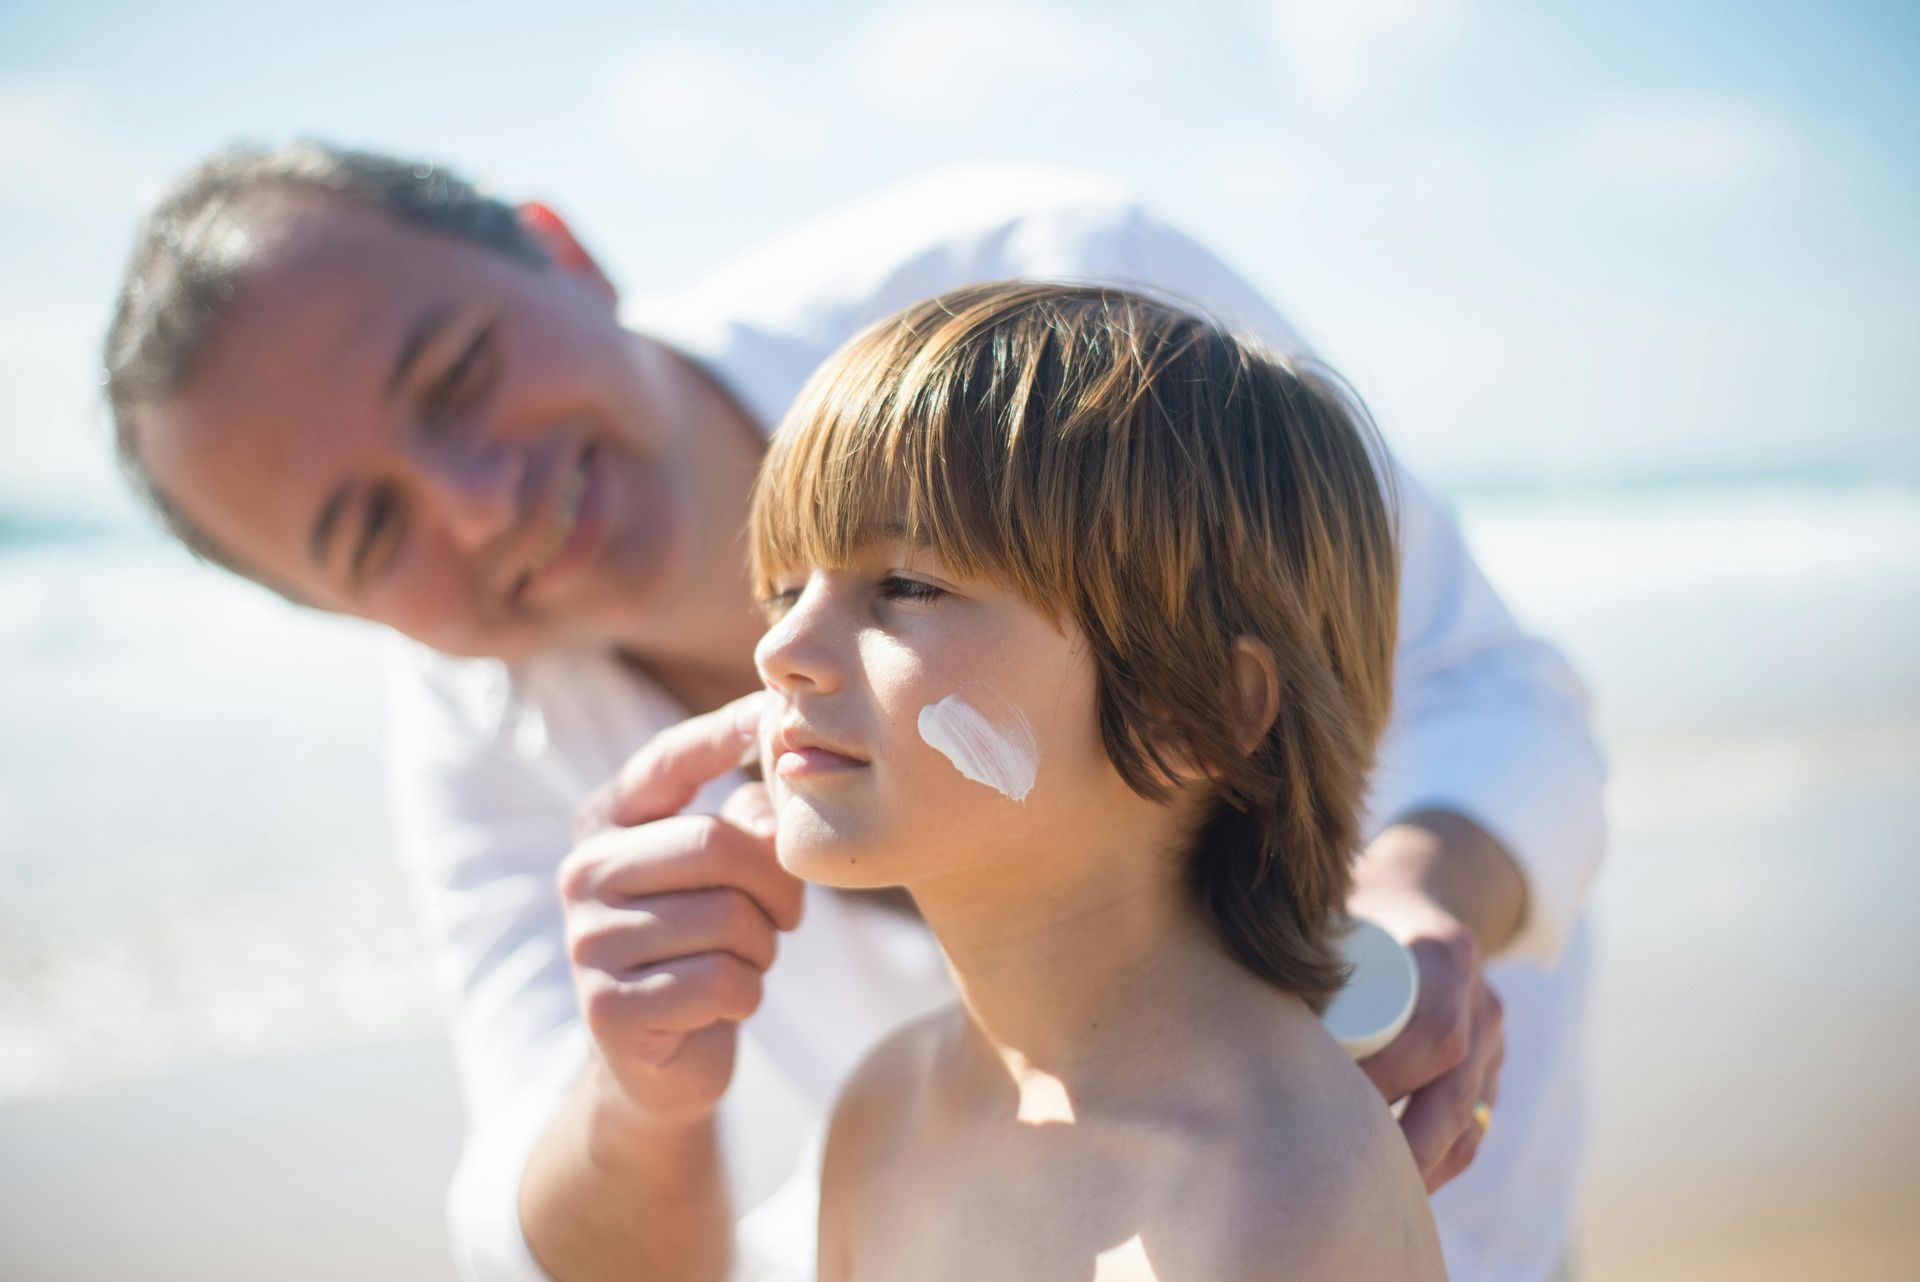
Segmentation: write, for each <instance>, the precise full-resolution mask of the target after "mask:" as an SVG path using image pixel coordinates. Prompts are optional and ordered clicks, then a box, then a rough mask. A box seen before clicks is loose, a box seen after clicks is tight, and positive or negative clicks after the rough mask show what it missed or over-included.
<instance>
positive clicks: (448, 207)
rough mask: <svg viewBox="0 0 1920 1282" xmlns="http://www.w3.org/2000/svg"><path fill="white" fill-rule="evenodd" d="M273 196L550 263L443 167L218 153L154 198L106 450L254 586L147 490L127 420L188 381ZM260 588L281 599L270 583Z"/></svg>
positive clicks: (170, 517) (317, 148) (319, 152)
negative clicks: (353, 207)
mask: <svg viewBox="0 0 1920 1282" xmlns="http://www.w3.org/2000/svg"><path fill="white" fill-rule="evenodd" d="M273 196H293V197H300V196H325V197H332V198H335V199H340V200H349V201H353V202H355V203H357V204H361V205H365V206H367V207H369V208H372V209H377V210H380V211H381V212H383V213H386V214H388V215H390V216H391V217H393V218H396V219H399V220H400V221H401V222H404V223H409V224H412V225H414V226H418V227H424V228H427V229H429V230H433V231H439V232H444V233H446V234H447V235H450V236H459V237H463V238H464V239H467V240H470V241H474V242H477V243H478V244H481V245H485V246H487V247H489V248H491V249H496V250H498V251H500V252H501V253H503V254H507V255H509V256H511V257H513V258H518V259H520V260H522V261H524V262H528V263H532V264H536V265H545V264H546V263H547V262H548V261H549V260H548V257H547V253H546V250H545V249H544V248H543V247H542V246H541V244H540V243H539V241H538V240H537V239H535V238H534V237H533V236H532V235H531V234H530V233H529V232H528V231H527V229H526V228H525V226H524V225H523V224H522V223H521V221H520V218H519V214H518V212H517V211H516V209H515V208H514V206H513V205H511V204H508V203H507V202H505V201H502V200H499V199H496V198H495V197H492V196H489V195H486V194H484V193H483V192H481V191H480V190H479V189H478V188H477V187H475V186H474V185H473V184H472V183H470V182H468V181H467V180H466V179H464V178H462V177H460V176H459V175H458V174H456V173H453V172H452V171H450V170H448V169H447V168H445V167H444V166H441V165H438V164H435V163H432V162H429V161H422V160H406V159H402V158H400V157H396V156H384V155H379V154H377V153H374V152H367V151H352V150H348V149H346V148H341V147H334V146H330V145H328V144H326V143H322V142H296V143H291V144H288V145H286V146H282V147H276V148H272V149H267V148H261V147H252V146H235V147H230V148H227V149H225V150H222V151H219V152H216V153H214V154H213V155H211V156H209V157H208V158H207V159H205V160H203V161H202V162H201V163H200V164H199V165H197V166H195V167H194V169H193V170H192V171H190V172H189V173H188V174H186V175H185V176H184V177H183V178H182V179H181V180H180V181H179V182H178V183H176V184H175V185H174V186H173V188H172V189H171V190H169V191H168V192H167V194H166V195H165V196H163V197H162V198H161V199H160V201H159V202H158V203H157V204H156V205H155V206H154V207H153V209H152V210H151V211H150V212H149V213H148V214H147V216H146V218H145V219H144V220H143V221H142V222H141V224H140V229H139V231H138V233H137V234H136V235H135V237H134V247H133V257H132V259H131V260H130V261H129V262H128V264H127V270H126V274H125V275H124V276H123V277H122V279H121V284H120V293H119V297H118V300H117V301H116V302H115V304H114V309H113V322H112V324H111V325H110V326H109V327H108V329H107V340H106V353H105V355H106V368H105V380H104V381H105V386H106V393H107V404H108V407H109V408H110V410H111V411H112V414H113V425H114V445H115V449H116V452H117V453H118V455H119V459H120V467H121V470H122V471H123V472H124V473H125V474H126V477H127V479H128V481H129V482H130V483H131V484H132V486H133V488H134V489H135V491H137V492H138V493H139V494H140V495H141V496H142V497H143V498H144V499H146V501H147V502H148V504H149V505H151V506H152V507H153V509H154V511H155V512H157V513H158V514H159V516H160V519H161V520H162V521H163V522H165V524H166V526H167V528H168V529H169V530H171V531H172V532H173V533H174V534H175V535H176V536H177V537H178V538H179V539H180V541H181V542H183V543H185V544H186V545H187V547H188V549H189V550H191V551H192V552H193V554H194V555H195V556H197V557H199V558H200V559H202V560H204V561H209V562H212V563H213V564H216V565H220V566H224V567H225V568H227V569H229V570H233V571H234V572H236V573H238V574H242V575H245V576H246V577H248V578H253V579H256V580H260V578H261V576H260V575H259V574H258V573H257V572H256V571H254V570H252V569H250V568H249V567H248V566H247V565H246V564H245V562H244V561H243V560H242V559H241V558H239V557H237V556H236V555H234V554H233V552H232V551H231V550H229V549H227V548H224V547H222V546H220V545H219V544H218V543H216V542H215V541H214V540H213V539H212V538H210V537H209V536H208V535H207V533H206V532H205V531H204V530H202V529H201V528H200V527H199V526H198V525H196V524H195V523H194V522H193V521H192V520H190V519H189V518H188V517H187V515H186V514H185V513H184V512H182V511H181V510H180V509H179V507H178V506H177V505H176V504H174V503H173V501H172V500H171V499H170V498H169V497H168V496H167V494H166V493H165V492H164V491H162V490H161V488H160V487H159V486H158V485H157V484H156V483H155V482H154V479H153V477H152V474H151V473H150V472H149V471H148V470H147V467H146V464H145V462H144V461H143V460H142V459H141V457H140V451H139V447H138V442H137V440H136V437H135V422H136V419H137V417H138V414H139V412H140V410H141V409H142V408H143V407H148V406H152V405H156V404H159V403H160V402H162V401H165V400H166V399H167V398H168V397H170V396H172V395H174V394H175V393H176V392H178V391H180V389H181V388H182V387H184V386H185V385H186V382H187V380H188V378H190V377H191V376H192V373H193V367H194V363H195V361H197V360H198V358H199V356H200V354H201V352H203V351H204V350H205V349H206V346H207V343H208V342H209V341H210V340H211V338H212V336H213V334H214V331H215V329H216V328H217V327H218V325H219V322H220V318H221V316H222V314H223V313H224V312H225V310H226V308H227V306H228V305H229V304H230V303H231V302H232V301H233V298H234V296H235V294H236V293H238V292H239V287H240V284H241V278H242V276H243V275H244V273H245V271H246V269H247V267H248V262H249V259H248V249H247V247H248V244H249V242H250V240H251V237H250V236H249V235H248V234H247V233H248V232H250V231H251V230H252V228H253V225H254V223H255V222H256V221H257V220H258V219H260V218H261V217H263V216H264V214H265V201H266V198H271V197H273ZM261 581H263V582H264V580H261ZM267 586H269V587H273V588H275V590H276V591H280V592H281V593H282V595H286V592H285V589H283V588H280V587H278V585H275V584H271V583H269V584H267Z"/></svg>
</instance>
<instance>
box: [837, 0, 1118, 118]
mask: <svg viewBox="0 0 1920 1282" xmlns="http://www.w3.org/2000/svg"><path fill="white" fill-rule="evenodd" d="M1117 21H1118V20H1117V19H1115V18H1111V17H1107V16H1103V15H1101V14H1099V13H1092V12H1089V13H1079V12H1076V11H1073V10H1070V9H1065V8H1046V7H1040V6H1034V5H1013V4H1006V3H998V2H995V0H989V2H987V3H981V4H953V3H923V4H918V5H914V6H911V7H908V8H904V9H897V10H893V11H890V12H887V13H885V14H883V15H882V16H881V17H880V18H879V20H878V21H877V22H876V24H875V25H874V26H872V27H871V28H869V29H868V31H867V32H866V34H865V36H864V37H863V38H862V40H861V41H860V42H859V44H858V45H857V47H856V48H855V50H854V51H853V75H854V77H855V78H856V80H857V82H858V83H859V85H860V86H861V88H862V89H864V91H865V92H866V94H867V96H868V97H869V98H870V99H871V100H872V101H873V103H874V105H875V106H876V107H877V108H879V109H881V110H883V111H886V112H888V113H890V114H892V115H895V116H904V117H909V118H912V119H914V120H916V121H919V122H925V121H929V120H951V121H956V122H963V123H965V124H966V125H967V127H968V128H969V130H977V129H979V128H980V126H981V125H982V124H983V123H988V122H990V121H1000V120H1005V119H1008V118H1015V119H1017V118H1019V117H1020V116H1022V115H1023V114H1024V113H1025V112H1026V111H1027V110H1029V109H1030V108H1031V107H1032V106H1033V105H1034V104H1035V103H1038V102H1043V101H1046V100H1049V99H1052V98H1054V97H1055V96H1056V95H1059V94H1060V93H1061V92H1062V91H1064V90H1073V91H1075V92H1076V93H1077V92H1078V91H1081V90H1084V89H1086V88H1087V87H1089V86H1090V85H1091V84H1094V83H1097V82H1099V81H1102V80H1108V79H1113V78H1116V77H1118V76H1120V75H1121V74H1123V72H1124V71H1125V69H1126V68H1127V67H1128V66H1130V65H1136V66H1137V65H1138V64H1137V63H1135V62H1133V61H1132V60H1130V59H1129V58H1128V57H1126V56H1125V51H1124V50H1123V49H1122V48H1120V44H1121V43H1122V42H1121V41H1120V40H1118V39H1117V38H1116V32H1117V30H1118V28H1117V27H1116V25H1115V24H1116V22H1117Z"/></svg>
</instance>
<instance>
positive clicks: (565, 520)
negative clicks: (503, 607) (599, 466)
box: [513, 446, 594, 599]
mask: <svg viewBox="0 0 1920 1282" xmlns="http://www.w3.org/2000/svg"><path fill="white" fill-rule="evenodd" d="M593 453H594V450H593V447H592V446H588V447H587V448H586V449H584V450H582V451H581V452H580V457H579V458H578V459H576V460H575V461H574V465H573V467H572V468H571V469H570V470H569V471H568V473H567V476H566V479H565V480H563V481H561V482H560V492H559V493H558V494H557V495H555V496H554V500H553V511H552V513H551V514H550V515H549V517H548V520H547V530H546V533H545V534H543V535H541V536H540V541H539V542H538V543H536V544H535V545H534V548H533V553H532V555H531V556H530V557H529V558H528V559H527V567H526V569H525V570H523V571H522V572H521V574H520V578H519V581H518V582H516V583H515V584H514V585H513V596H514V597H515V598H516V599H518V598H519V597H521V596H523V595H524V594H525V593H526V590H527V588H528V587H529V586H530V585H531V584H532V583H533V581H534V579H536V578H538V577H539V575H540V574H541V572H542V571H544V570H545V569H546V568H547V567H548V566H550V565H552V564H553V562H554V559H555V558H556V557H558V556H559V555H560V552H561V550H562V549H564V548H565V547H566V546H567V540H568V539H569V538H570V537H572V535H573V531H574V527H575V526H576V525H577V524H578V523H579V520H580V502H581V499H582V498H584V497H585V495H586V492H587V469H588V467H589V466H590V465H591V464H592V462H593Z"/></svg>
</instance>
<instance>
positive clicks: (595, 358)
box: [138, 199, 750, 657]
mask: <svg viewBox="0 0 1920 1282" xmlns="http://www.w3.org/2000/svg"><path fill="white" fill-rule="evenodd" d="M261 224H262V225H261V227H260V229H259V235H260V243H259V247H258V248H257V249H256V251H255V257H254V260H253V262H252V265H251V266H250V268H249V270H248V274H247V276H246V278H245V280H244V282H243V285H242V287H241V289H240V291H239V293H238V296H237V297H236V298H235V299H234V300H233V302H232V303H231V304H230V305H229V306H228V307H227V309H226V311H225V313H224V314H223V316H222V317H221V319H220V321H219V323H218V325H217V327H216V330H215V332H214V334H213V337H212V339H211V341H210V342H209V344H208V346H207V348H206V349H205V351H204V352H202V353H201V356H200V358H199V359H198V360H197V362H196V364H195V366H194V369H193V372H192V374H191V377H190V378H189V380H188V383H187V385H186V387H184V388H183V389H182V390H181V391H180V392H179V393H178V394H176V395H174V396H173V397H171V398H169V399H168V400H167V401H165V402H163V403H162V404H160V405H158V406H155V407H153V408H152V409H151V410H150V411H148V412H144V413H143V414H142V415H141V417H140V422H139V426H138V433H139V447H140V450H141V453H142V456H143V458H144V459H145V461H146V464H147V466H148V467H149V468H150V470H151V471H152V473H153V475H154V478H155V480H156V481H157V482H158V483H159V485H160V487H161V489H162V490H163V491H165V492H166V493H167V494H168V495H169V496H170V498H171V499H172V500H173V501H174V503H175V504H176V505H177V506H178V507H179V508H180V510H181V511H182V512H184V513H185V515H186V516H187V517H188V519H189V520H191V521H192V522H194V523H195V524H196V525H198V526H200V527H201V528H202V529H204V530H205V531H206V532H207V534H208V535H209V536H210V537H211V538H212V539H213V541H214V542H216V543H217V544H219V545H221V546H222V547H224V548H226V549H227V550H228V551H230V552H231V553H232V554H233V555H234V556H236V557H237V558H238V559H239V560H240V561H241V562H242V563H244V564H245V565H246V566H247V567H248V568H249V569H251V570H252V571H253V572H255V573H257V574H259V575H260V576H261V577H263V578H265V579H267V580H269V581H271V582H274V583H276V584H278V585H280V586H282V587H284V588H286V589H288V590H290V591H291V592H292V593H293V594H294V595H296V596H298V597H300V598H301V599H303V600H305V601H307V602H309V603H311V604H313V605H316V606H319V607H321V608H324V609H329V610H336V611H341V612H345V613H350V614H357V615H361V616H363V617H366V618H369V619H373V620H376V621H378V622H382V623H386V624H389V625H391V626H393V627H395V628H397V629H399V630H400V631H402V632H405V633H408V634H409V635H411V636H413V637H415V638H417V639H419V640H421V641H424V642H426V643H427V644H429V645H431V646H434V647H435V648H437V649H441V650H445V651H449V652H452V653H461V654H489V655H501V656H506V657H514V656H517V655H521V654H525V653H527V652H529V651H531V650H534V649H538V648H542V647H546V646H550V645H553V644H556V643H560V642H565V641H592V642H600V643H605V642H607V641H613V642H615V643H620V644H628V645H632V646H634V648H636V649H643V650H644V648H645V646H644V642H645V640H646V639H647V638H648V636H649V635H650V631H649V630H650V629H651V630H654V631H658V630H661V629H666V628H671V627H674V626H677V625H678V623H679V620H678V617H677V616H678V615H680V614H682V613H684V612H685V611H686V610H687V608H688V604H687V603H688V601H689V600H690V599H693V600H697V599H699V593H700V592H701V591H703V590H706V588H705V587H704V586H703V585H710V584H713V583H716V582H717V583H721V584H723V585H726V586H730V587H731V590H732V591H733V593H734V594H735V597H736V602H740V601H744V597H745V591H744V579H743V575H742V571H741V567H740V564H739V551H738V547H737V545H736V544H735V542H734V538H733V534H734V531H736V530H737V528H738V519H739V515H740V514H741V513H743V511H744V501H745V486H746V483H747V479H748V476H749V474H748V473H747V471H745V470H744V469H739V471H740V474H739V475H738V476H734V477H733V478H732V481H731V484H732V486H733V488H734V490H735V491H737V492H736V493H734V494H733V495H731V496H730V497H729V496H727V495H722V494H709V493H708V490H710V489H712V488H713V486H714V484H715V480H714V477H713V476H712V475H710V473H711V472H712V469H711V468H709V467H707V466H706V463H705V461H704V460H703V456H702V452H701V451H702V448H703V445H702V442H703V439H704V437H705V435H706V434H707V432H708V429H709V428H710V427H711V426H712V419H713V416H714V414H715V412H716V405H717V404H718V401H719V398H718V397H717V396H716V395H715V394H714V393H713V392H712V389H711V388H710V387H708V386H707V385H706V384H705V383H704V381H703V380H700V379H699V378H697V377H696V376H694V375H693V374H692V373H691V371H690V368H689V367H687V366H686V365H685V363H684V362H682V361H680V360H679V359H678V358H676V357H673V356H672V355H671V354H669V353H668V352H666V351H665V349H663V348H661V347H659V346H658V345H656V344H652V343H648V342H646V341H645V340H642V339H639V338H636V337H635V336H634V335H632V334H629V333H628V332H626V331H625V330H624V329H622V327H621V326H620V324H619V322H618V319H617V317H616V315H615V309H614V305H613V299H612V291H611V288H610V287H609V286H607V285H606V283H605V280H604V278H602V277H599V276H598V273H597V270H586V269H579V268H574V269H568V268H562V267H549V268H541V267H535V266H530V265H527V264H524V263H521V262H519V261H517V260H515V259H512V258H509V257H508V256H506V255H505V254H503V253H500V252H497V251H495V250H492V249H490V248H488V247H485V246H482V245H479V244H474V243H469V242H465V241H462V240H459V239H457V238H453V237H449V236H446V235H439V234H434V233H431V232H427V231H423V230H420V229H416V228H411V227H408V226H405V225H403V224H401V223H400V222H398V221H396V220H394V219H392V218H390V217H387V216H386V215H384V214H380V213H378V212H375V211H372V210H368V209H365V208H361V207H359V206H355V205H352V204H349V203H346V202H339V201H331V200H325V199H317V200H308V201H304V202H299V203H296V204H295V205H294V206H293V207H292V208H291V209H290V210H289V211H286V212H284V213H278V214H272V215H263V216H262V218H261ZM589 267H590V265H589ZM736 430H737V429H736ZM749 466H750V465H749ZM708 512H717V513H718V516H717V517H716V518H714V519H712V520H710V519H708V517H707V516H706V515H704V514H706V513H708ZM716 521H722V522H729V523H730V524H729V527H728V528H727V529H726V531H725V534H724V536H722V537H720V538H718V539H717V540H716V538H714V537H712V536H711V531H710V530H709V528H708V527H709V526H712V525H714V524H715V522H716ZM716 542H717V543H718V546H717V547H715V546H713V545H714V544H715V543H716ZM735 608H736V609H737V608H739V607H738V604H736V607H735Z"/></svg>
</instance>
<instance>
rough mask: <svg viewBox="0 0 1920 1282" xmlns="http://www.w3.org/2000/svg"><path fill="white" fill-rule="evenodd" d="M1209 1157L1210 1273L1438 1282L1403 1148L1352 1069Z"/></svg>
mask: <svg viewBox="0 0 1920 1282" xmlns="http://www.w3.org/2000/svg"><path fill="white" fill-rule="evenodd" d="M1346 1067H1348V1068H1351V1065H1347V1066H1346ZM1217 1156H1218V1159H1219V1160H1218V1162H1217V1163H1215V1164H1212V1165H1213V1170H1214V1171H1215V1172H1216V1173H1217V1177H1218V1178H1219V1179H1220V1181H1221V1184H1222V1185H1224V1186H1225V1187H1223V1188H1220V1187H1217V1188H1215V1189H1213V1190H1211V1193H1212V1194H1213V1195H1214V1196H1220V1195H1222V1194H1224V1197H1223V1198H1222V1201H1221V1202H1219V1203H1217V1205H1218V1206H1220V1207H1221V1210H1222V1211H1223V1212H1224V1213H1220V1214H1218V1218H1217V1219H1215V1220H1214V1224H1215V1231H1214V1233H1213V1234H1212V1235H1210V1236H1211V1243H1210V1249H1211V1250H1213V1251H1217V1252H1218V1253H1219V1254H1217V1255H1216V1256H1215V1259H1214V1260H1213V1261H1212V1267H1213V1270H1214V1275H1217V1276H1221V1277H1245V1278H1260V1277H1273V1278H1377V1279H1381V1280H1382V1282H1444V1280H1445V1278H1446V1269H1445V1265H1444V1264H1443V1263H1442V1260H1441V1256H1440V1241H1439V1235H1438V1232H1437V1231H1436V1229H1435V1228H1434V1223H1433V1211H1432V1207H1431V1205H1430V1203H1429V1201H1428V1198H1427V1192H1426V1188H1425V1186H1424V1185H1423V1184H1422V1183H1421V1180H1420V1175H1419V1172H1418V1170H1417V1169H1416V1168H1415V1166H1414V1164H1413V1156H1412V1153H1411V1151H1410V1150H1409V1149H1408V1148H1407V1145H1406V1141H1405V1139H1404V1138H1402V1135H1401V1132H1400V1128H1399V1126H1398V1125H1396V1124H1395V1123H1394V1121H1393V1117H1392V1115H1391V1114H1390V1113H1389V1112H1388V1111H1387V1108H1386V1105H1385V1103H1384V1102H1382V1101H1381V1100H1380V1098H1379V1096H1378V1095H1376V1094H1374V1093H1373V1091H1372V1088H1371V1086H1370V1085H1368V1084H1367V1083H1366V1080H1365V1078H1364V1077H1362V1076H1361V1075H1360V1074H1359V1073H1358V1072H1357V1071H1353V1072H1352V1074H1351V1078H1350V1079H1349V1080H1347V1081H1345V1082H1343V1083H1341V1088H1339V1089H1334V1090H1329V1091H1325V1092H1314V1093H1313V1094H1310V1095H1306V1096H1297V1095H1296V1096H1293V1097H1292V1098H1291V1099H1290V1100H1289V1102H1287V1103H1283V1104H1282V1105H1281V1106H1280V1107H1278V1108H1276V1109H1274V1110H1273V1112H1272V1113H1271V1114H1270V1115H1269V1116H1268V1117H1267V1118H1266V1119H1265V1122H1264V1124H1263V1125H1261V1126H1258V1127H1254V1128H1250V1129H1249V1131H1248V1132H1247V1134H1246V1135H1245V1137H1244V1140H1243V1141H1237V1142H1235V1143H1233V1144H1232V1145H1231V1146H1230V1147H1229V1148H1228V1149H1227V1150H1226V1151H1225V1152H1223V1153H1220V1154H1218V1155H1217Z"/></svg>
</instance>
